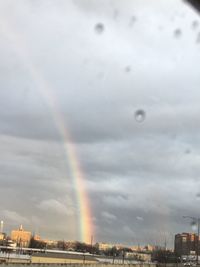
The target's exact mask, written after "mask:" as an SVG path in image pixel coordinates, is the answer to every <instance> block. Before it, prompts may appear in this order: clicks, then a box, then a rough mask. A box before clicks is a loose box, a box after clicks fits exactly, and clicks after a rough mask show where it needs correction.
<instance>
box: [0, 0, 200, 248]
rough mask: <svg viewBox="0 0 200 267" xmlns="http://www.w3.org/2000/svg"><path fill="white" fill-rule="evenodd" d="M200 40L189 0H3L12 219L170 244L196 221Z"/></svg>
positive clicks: (2, 170)
mask: <svg viewBox="0 0 200 267" xmlns="http://www.w3.org/2000/svg"><path fill="white" fill-rule="evenodd" d="M199 45H200V18H199V14H198V13H197V12H195V10H194V9H193V8H191V6H190V5H187V4H186V3H185V2H184V1H182V0H167V1H166V0H159V1H154V0H148V1H146V0H134V1H132V0H127V1H123V0H110V1H107V0H102V1H101V3H99V0H85V1H82V0H69V1H65V0H59V1H57V2H55V1H53V0H44V1H31V0H19V1H18V2H17V3H15V2H13V1H11V0H2V1H1V2H0V57H1V61H0V150H1V153H0V184H1V187H0V214H1V220H3V221H4V222H6V223H5V229H6V227H7V229H8V230H9V229H11V228H12V227H13V225H14V226H17V225H18V224H19V225H20V224H23V225H25V226H26V228H28V229H31V231H35V232H38V233H43V235H44V236H45V237H49V238H50V239H59V238H62V237H63V236H65V237H66V238H67V239H69V240H81V241H84V240H86V239H88V240H89V239H90V237H91V236H94V238H95V239H96V240H102V241H105V242H108V241H109V242H111V243H115V242H120V243H124V244H132V243H134V244H138V243H140V244H151V243H153V244H162V243H163V244H164V242H165V240H167V243H168V244H169V246H170V247H171V246H173V238H174V235H175V233H178V232H184V231H186V232H190V231H192V230H193V228H194V225H191V224H190V221H189V220H188V221H187V220H184V219H183V218H182V216H183V215H188V216H195V217H198V216H199V201H200V179H199V173H200V164H199V163H200V157H199V155H200V145H199V144H200V142H199V135H198V133H199V127H200V126H199V125H200V123H199V111H200V109H199V99H200V92H199V82H200V75H199V69H200V66H199V65H200V63H199V62H200V52H199ZM194 231H196V230H195V229H194Z"/></svg>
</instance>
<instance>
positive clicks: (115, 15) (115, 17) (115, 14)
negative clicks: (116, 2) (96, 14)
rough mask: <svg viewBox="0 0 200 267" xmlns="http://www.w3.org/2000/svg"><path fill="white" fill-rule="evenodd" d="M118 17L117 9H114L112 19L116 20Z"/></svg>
mask: <svg viewBox="0 0 200 267" xmlns="http://www.w3.org/2000/svg"><path fill="white" fill-rule="evenodd" d="M118 17H119V10H118V9H115V10H114V13H113V18H114V19H117V18H118Z"/></svg>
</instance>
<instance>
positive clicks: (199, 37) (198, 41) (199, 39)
mask: <svg viewBox="0 0 200 267" xmlns="http://www.w3.org/2000/svg"><path fill="white" fill-rule="evenodd" d="M196 42H197V43H198V44H199V43H200V32H199V33H198V34H197V40H196Z"/></svg>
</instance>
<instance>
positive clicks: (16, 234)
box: [11, 225, 31, 247]
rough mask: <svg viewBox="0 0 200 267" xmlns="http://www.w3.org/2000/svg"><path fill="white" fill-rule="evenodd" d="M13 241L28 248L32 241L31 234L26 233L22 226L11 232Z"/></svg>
mask: <svg viewBox="0 0 200 267" xmlns="http://www.w3.org/2000/svg"><path fill="white" fill-rule="evenodd" d="M11 240H12V241H14V242H16V244H17V246H20V247H28V246H29V243H30V240H31V232H29V231H24V229H23V227H22V225H21V226H20V228H19V229H18V230H12V231H11Z"/></svg>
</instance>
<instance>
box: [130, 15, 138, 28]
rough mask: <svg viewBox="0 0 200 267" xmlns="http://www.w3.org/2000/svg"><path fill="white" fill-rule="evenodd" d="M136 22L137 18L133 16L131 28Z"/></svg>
mask: <svg viewBox="0 0 200 267" xmlns="http://www.w3.org/2000/svg"><path fill="white" fill-rule="evenodd" d="M136 20H137V19H136V17H135V16H132V17H131V19H130V21H129V26H130V27H132V26H133V24H134V23H135V22H136Z"/></svg>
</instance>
